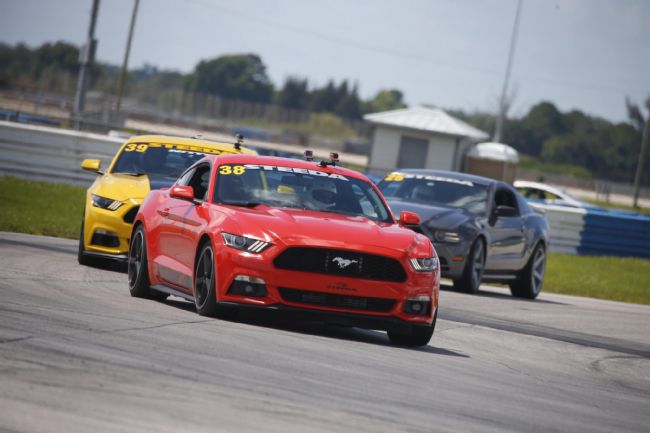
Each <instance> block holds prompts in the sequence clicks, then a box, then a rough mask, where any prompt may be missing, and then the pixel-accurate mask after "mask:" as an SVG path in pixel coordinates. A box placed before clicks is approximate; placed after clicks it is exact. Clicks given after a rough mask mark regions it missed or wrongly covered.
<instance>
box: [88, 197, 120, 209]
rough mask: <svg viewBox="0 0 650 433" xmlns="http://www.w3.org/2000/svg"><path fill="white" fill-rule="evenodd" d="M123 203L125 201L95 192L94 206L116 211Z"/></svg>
mask: <svg viewBox="0 0 650 433" xmlns="http://www.w3.org/2000/svg"><path fill="white" fill-rule="evenodd" d="M123 204H124V203H122V202H121V201H118V200H113V199H110V198H106V197H101V196H99V195H95V194H93V206H95V207H98V208H102V209H107V210H113V211H115V210H118V209H119V208H120V206H122V205H123Z"/></svg>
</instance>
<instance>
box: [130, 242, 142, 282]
mask: <svg viewBox="0 0 650 433" xmlns="http://www.w3.org/2000/svg"><path fill="white" fill-rule="evenodd" d="M143 251H144V238H143V237H142V232H141V231H138V232H136V234H135V237H134V238H133V241H131V249H130V250H129V264H128V272H129V287H131V288H133V287H135V284H136V281H138V276H139V275H140V272H141V270H142V255H143V254H142V253H143Z"/></svg>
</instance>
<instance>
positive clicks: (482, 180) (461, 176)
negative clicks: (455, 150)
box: [394, 168, 500, 185]
mask: <svg viewBox="0 0 650 433" xmlns="http://www.w3.org/2000/svg"><path fill="white" fill-rule="evenodd" d="M394 171H399V172H400V173H410V174H421V175H424V176H440V177H448V178H451V179H458V180H467V181H470V182H473V183H478V184H482V185H491V184H495V183H499V182H500V181H498V180H496V179H490V178H489V177H483V176H476V175H474V174H467V173H460V172H458V171H446V170H430V169H426V168H405V169H398V170H394Z"/></svg>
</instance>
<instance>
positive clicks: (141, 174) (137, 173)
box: [113, 171, 147, 177]
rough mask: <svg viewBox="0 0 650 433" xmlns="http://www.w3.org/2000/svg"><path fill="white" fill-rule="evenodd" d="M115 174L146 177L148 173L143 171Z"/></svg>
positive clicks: (117, 172)
mask: <svg viewBox="0 0 650 433" xmlns="http://www.w3.org/2000/svg"><path fill="white" fill-rule="evenodd" d="M113 174H125V175H127V176H134V177H140V176H144V175H146V174H147V173H144V172H141V171H115V172H113Z"/></svg>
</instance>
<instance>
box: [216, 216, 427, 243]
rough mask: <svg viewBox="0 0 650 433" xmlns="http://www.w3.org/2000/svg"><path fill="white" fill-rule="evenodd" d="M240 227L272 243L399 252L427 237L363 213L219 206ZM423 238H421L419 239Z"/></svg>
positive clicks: (253, 235)
mask: <svg viewBox="0 0 650 433" xmlns="http://www.w3.org/2000/svg"><path fill="white" fill-rule="evenodd" d="M222 211H223V212H224V213H226V214H227V215H228V216H231V217H232V218H233V219H235V221H236V222H237V224H238V225H239V226H240V228H241V234H243V235H245V236H250V237H254V238H258V239H264V240H267V241H270V242H273V243H283V244H288V245H304V246H326V247H329V248H342V249H351V250H365V251H366V252H371V251H368V248H369V247H371V248H372V249H374V250H375V252H376V253H380V252H384V253H388V252H389V251H390V252H392V254H391V255H401V254H404V253H405V252H407V250H409V249H411V248H415V247H417V246H420V248H424V247H426V244H428V241H427V240H426V238H424V236H419V235H418V234H417V233H415V232H413V231H412V230H409V229H405V228H403V227H400V226H398V225H397V224H386V223H380V222H376V221H373V220H371V219H368V218H364V217H357V216H347V215H342V214H336V213H330V212H316V211H309V210H302V209H286V208H285V209H279V208H268V207H262V206H259V207H257V208H255V209H246V208H241V207H239V208H236V209H235V208H233V207H230V206H228V207H222ZM420 237H421V238H423V239H420Z"/></svg>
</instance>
